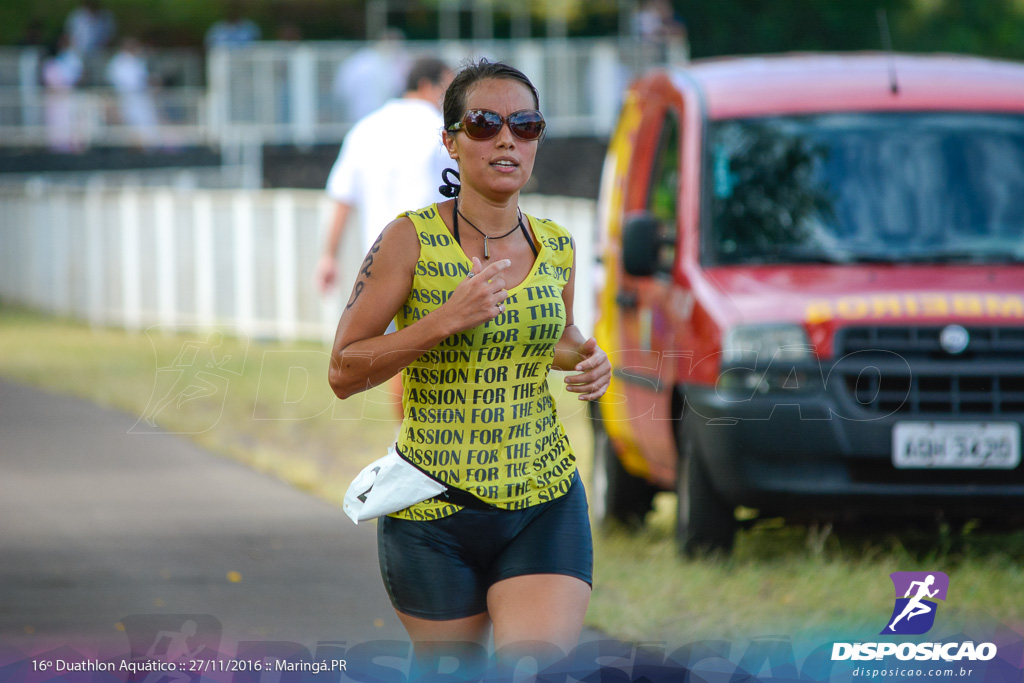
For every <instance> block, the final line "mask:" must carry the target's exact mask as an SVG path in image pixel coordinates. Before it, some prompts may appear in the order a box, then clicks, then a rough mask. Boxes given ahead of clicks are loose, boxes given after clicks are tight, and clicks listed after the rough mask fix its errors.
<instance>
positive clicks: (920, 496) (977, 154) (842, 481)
mask: <svg viewBox="0 0 1024 683" xmlns="http://www.w3.org/2000/svg"><path fill="white" fill-rule="evenodd" d="M599 215H600V223H601V225H600V228H601V239H602V262H603V272H604V274H603V284H602V286H601V289H600V292H599V295H598V296H599V302H598V310H599V318H598V322H597V325H596V335H597V337H598V339H599V341H600V343H601V344H602V346H603V348H605V349H606V350H608V352H609V355H610V356H611V357H612V360H613V364H614V366H615V368H616V370H615V376H614V379H613V383H612V387H611V389H610V390H609V393H608V395H606V396H605V397H604V398H603V399H602V400H601V401H600V402H599V403H598V404H596V405H595V414H594V418H595V419H594V428H595V467H594V470H595V480H594V487H593V489H592V493H591V497H592V501H591V504H592V506H593V507H594V508H595V509H596V511H597V515H598V517H599V518H615V519H619V520H623V521H627V522H633V523H637V522H640V521H642V520H643V518H644V516H645V514H646V513H647V511H648V510H649V509H650V507H651V502H652V498H653V496H654V494H655V493H656V492H657V491H662V490H668V491H675V492H676V493H677V494H678V499H679V506H678V525H677V527H678V536H679V540H680V542H681V544H682V545H683V547H684V548H686V549H690V550H697V549H718V550H726V551H727V550H728V549H730V548H731V546H732V543H733V537H734V533H735V530H736V528H737V524H738V522H737V512H742V515H741V516H742V517H744V518H752V517H753V518H756V517H757V516H760V517H779V516H781V517H797V516H799V517H812V518H817V519H822V518H846V517H857V516H860V515H863V514H873V515H893V516H895V515H899V516H903V515H943V516H944V517H945V518H946V519H950V520H956V519H961V518H964V519H966V518H974V517H986V516H999V517H1003V518H1009V517H1011V516H1015V515H1017V514H1018V513H1020V512H1021V511H1024V505H1022V503H1024V470H1022V468H1021V466H1020V462H1021V437H1020V433H1021V425H1022V424H1024V65H1021V64H1015V63H1009V62H1001V61H994V60H988V59H979V58H974V57H963V56H953V55H946V56H909V55H880V54H843V55H821V54H818V55H784V56H773V57H753V58H736V59H719V60H709V61H702V62H693V63H691V64H688V65H685V66H683V67H679V68H669V69H665V70H662V71H658V72H656V73H652V74H649V75H648V76H646V77H644V78H642V79H641V80H639V81H638V82H636V83H635V84H633V85H632V86H631V88H630V89H629V91H628V93H627V94H626V97H625V101H624V105H623V108H622V113H621V117H620V120H619V123H618V125H617V129H616V131H615V133H614V135H613V138H612V140H611V143H610V147H609V150H608V154H607V158H606V162H605V168H604V174H603V178H602V186H601V196H600V201H599ZM738 508H740V510H738Z"/></svg>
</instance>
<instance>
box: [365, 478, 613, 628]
mask: <svg viewBox="0 0 1024 683" xmlns="http://www.w3.org/2000/svg"><path fill="white" fill-rule="evenodd" d="M377 552H378V556H379V559H380V573H381V577H383V579H384V587H385V588H386V589H387V591H388V596H389V597H390V598H391V604H392V605H394V607H395V609H396V610H398V611H399V612H401V613H403V614H408V615H410V616H413V617H419V618H420V619H433V620H445V619H461V618H464V617H471V616H473V615H475V614H480V613H481V612H486V611H487V590H488V589H489V588H490V587H491V586H492V585H493V584H495V583H497V582H498V581H501V580H503V579H508V578H511V577H513V576H523V575H526V574H564V575H567V576H574V577H576V578H578V579H580V580H582V581H585V582H587V583H588V584H591V585H592V583H593V568H594V548H593V542H592V540H591V537H590V518H589V516H588V513H587V495H586V492H585V491H584V489H583V484H582V483H581V482H580V479H579V474H578V473H577V474H574V475H573V483H572V486H571V487H570V488H569V491H568V492H566V494H565V495H564V496H562V497H560V498H556V499H555V500H553V501H550V502H547V503H540V504H539V505H534V506H531V507H528V508H526V509H524V510H471V509H469V508H463V509H462V510H460V511H459V512H456V513H455V514H454V515H450V516H448V517H444V518H442V519H437V520H432V521H426V522H421V521H410V520H406V519H396V518H394V517H382V518H381V519H380V520H379V521H378V523H377Z"/></svg>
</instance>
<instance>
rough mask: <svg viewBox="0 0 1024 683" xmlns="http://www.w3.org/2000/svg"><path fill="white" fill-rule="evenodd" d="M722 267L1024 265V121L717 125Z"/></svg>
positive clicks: (916, 118)
mask: <svg viewBox="0 0 1024 683" xmlns="http://www.w3.org/2000/svg"><path fill="white" fill-rule="evenodd" d="M708 140H709V145H708V150H709V153H710V170H711V175H710V178H709V182H708V186H709V189H710V195H711V197H712V201H711V231H710V233H709V240H708V242H706V243H705V247H706V252H705V253H706V254H707V255H708V256H709V257H710V261H711V262H712V264H717V265H728V264H761V263H765V264H771V263H863V262H879V263H888V262H895V263H1008V262H1022V261H1024V117H1022V116H1016V115H990V114H964V113H956V114H947V113H916V112H915V113H889V112H886V113H857V114H829V115H822V116H802V117H791V118H783V117H779V118H763V119H743V120H726V121H717V122H713V123H712V124H711V126H710V131H709V138H708Z"/></svg>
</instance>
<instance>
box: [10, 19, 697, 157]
mask: <svg viewBox="0 0 1024 683" xmlns="http://www.w3.org/2000/svg"><path fill="white" fill-rule="evenodd" d="M368 46H369V44H367V43H364V42H271V41H267V42H256V43H252V44H250V45H246V46H240V47H235V48H231V49H225V48H220V49H214V50H212V51H211V52H210V54H209V55H208V57H207V61H206V79H207V80H206V83H207V85H206V87H205V88H203V87H196V86H195V85H194V83H193V84H192V85H190V86H189V87H166V88H158V89H154V90H152V91H151V92H149V93H148V94H146V95H144V96H145V97H148V98H150V99H151V100H152V101H153V106H154V107H155V109H156V111H157V112H158V114H159V116H158V118H159V128H160V130H159V132H158V133H157V134H156V136H155V138H154V137H152V136H150V137H142V136H143V135H144V134H145V135H147V136H148V135H150V133H149V132H146V131H140V130H138V129H137V127H133V126H131V125H129V124H128V123H127V122H126V119H125V118H124V117H123V116H119V114H118V112H119V111H121V110H122V109H123V108H122V107H121V102H120V101H119V98H118V97H117V96H116V95H115V94H114V93H112V92H111V91H110V90H109V89H106V88H101V87H98V86H96V85H95V84H94V85H93V86H92V87H86V88H79V89H75V90H72V91H68V92H57V93H54V92H49V91H44V89H43V88H42V87H41V86H40V85H39V83H38V70H39V66H40V61H39V60H40V59H41V58H42V56H41V53H40V52H39V51H38V50H34V49H24V50H13V49H6V50H0V145H6V146H25V145H38V146H46V145H51V146H52V145H54V144H56V145H57V147H58V148H59V147H60V146H61V145H67V144H70V145H71V147H72V148H75V147H78V146H85V147H88V146H92V145H115V146H116V145H138V144H140V143H144V144H147V145H148V144H155V145H156V146H158V147H159V146H173V145H175V144H182V145H185V144H209V145H213V146H220V147H238V146H241V145H260V144H265V143H270V144H297V145H308V144H314V143H337V142H340V141H341V139H342V138H343V137H344V134H345V132H346V131H347V130H348V128H349V127H350V126H351V125H352V123H353V121H352V120H351V118H350V117H349V116H347V115H346V111H345V109H344V107H343V106H342V105H343V102H340V101H339V100H338V99H337V98H336V97H335V96H334V94H333V93H332V83H333V81H334V78H335V74H336V72H337V70H338V67H339V65H341V64H342V62H343V61H344V60H345V59H347V58H348V57H350V56H351V55H353V54H354V53H355V52H356V51H358V50H361V49H365V48H367V47H368ZM402 49H403V50H404V52H405V53H407V54H408V55H410V56H418V55H425V54H431V55H435V56H438V57H441V58H443V59H445V60H446V61H448V62H449V63H450V64H452V65H454V66H457V65H459V64H461V63H464V62H465V61H467V60H472V59H477V58H479V57H488V58H490V59H500V60H504V61H508V62H510V63H511V64H513V65H515V66H516V67H518V68H519V69H521V70H522V71H524V72H525V73H526V74H527V75H528V76H529V77H530V78H531V80H533V82H534V83H535V84H536V86H537V88H538V90H539V92H540V97H541V106H542V108H543V110H544V113H545V116H546V118H547V120H548V134H549V135H551V136H555V137H559V136H579V135H588V136H605V135H607V134H609V133H610V131H611V129H612V126H613V124H614V120H615V116H616V114H617V112H618V108H619V105H620V98H621V94H622V92H623V89H624V87H625V85H626V84H627V82H628V81H629V79H630V78H632V76H633V75H635V74H636V73H638V72H639V71H642V70H644V69H646V68H647V67H648V66H650V65H652V64H655V63H660V62H664V61H681V60H685V59H686V53H685V46H683V45H676V46H664V45H653V44H650V43H643V42H640V41H637V40H632V39H615V38H610V39H534V40H516V41H509V40H491V41H477V42H473V41H442V42H437V41H432V42H413V41H410V42H408V43H405V44H403V46H402ZM192 56H193V57H195V58H198V53H195V54H193V55H192ZM172 57H173V58H174V59H172ZM161 60H164V61H167V60H171V61H172V62H175V60H177V61H176V62H175V63H178V62H180V63H181V64H185V65H189V64H192V63H193V62H192V61H190V60H189V59H188V58H186V56H182V55H177V56H175V55H163V54H162V53H156V54H154V55H152V56H151V58H150V63H151V66H150V73H154V67H153V64H157V63H160V61H161ZM182 68H184V67H182ZM186 73H188V74H190V75H189V76H188V77H187V78H186V79H185V80H186V81H188V82H189V83H192V82H193V81H195V80H196V76H195V74H194V69H186ZM48 117H50V118H48ZM62 117H63V118H62ZM61 120H66V121H70V123H68V124H61V123H59V122H60V121H61ZM55 121H56V123H55ZM48 124H49V125H48ZM154 140H155V143H154Z"/></svg>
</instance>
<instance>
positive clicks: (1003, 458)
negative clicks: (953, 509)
mask: <svg viewBox="0 0 1024 683" xmlns="http://www.w3.org/2000/svg"><path fill="white" fill-rule="evenodd" d="M892 462H893V465H895V466H896V467H897V468H899V469H917V468H939V469H996V470H1010V469H1013V468H1014V467H1016V466H1017V465H1018V464H1020V427H1019V426H1018V425H1017V424H1014V423H1005V422H1002V423H999V422H996V423H990V422H946V423H943V422H900V423H897V424H896V426H895V427H893V430H892Z"/></svg>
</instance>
